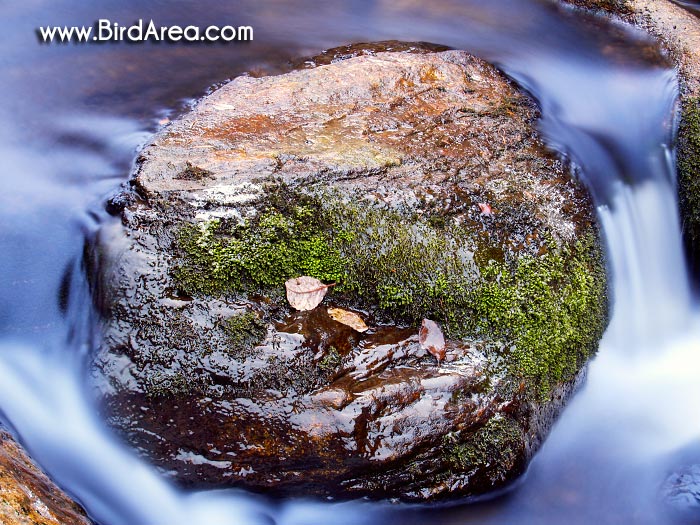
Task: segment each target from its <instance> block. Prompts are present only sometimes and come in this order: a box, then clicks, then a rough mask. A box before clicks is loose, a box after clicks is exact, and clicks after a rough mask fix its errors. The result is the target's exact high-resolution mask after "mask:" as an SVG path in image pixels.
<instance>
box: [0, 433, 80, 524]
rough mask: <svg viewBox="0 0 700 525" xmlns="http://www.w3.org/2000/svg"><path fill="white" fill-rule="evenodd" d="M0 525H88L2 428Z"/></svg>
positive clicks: (0, 447)
mask: <svg viewBox="0 0 700 525" xmlns="http://www.w3.org/2000/svg"><path fill="white" fill-rule="evenodd" d="M0 523H2V524H3V525H29V524H32V525H89V524H91V523H92V522H91V521H90V520H89V519H88V518H87V517H86V516H85V513H84V512H83V510H82V509H81V508H80V507H79V506H78V505H77V504H76V503H75V502H73V501H72V500H71V499H70V498H69V497H68V496H67V495H66V494H64V493H63V492H62V491H61V489H59V488H58V487H57V486H56V485H54V483H53V482H51V480H49V479H48V478H47V477H46V475H45V474H44V473H43V472H42V471H41V470H39V469H38V468H37V466H36V465H34V463H32V461H31V460H30V459H29V457H27V454H26V453H25V452H24V450H23V449H22V448H21V447H20V446H19V445H18V444H17V443H16V442H15V441H14V440H13V439H12V436H10V434H8V433H7V432H6V431H4V430H2V429H1V428H0Z"/></svg>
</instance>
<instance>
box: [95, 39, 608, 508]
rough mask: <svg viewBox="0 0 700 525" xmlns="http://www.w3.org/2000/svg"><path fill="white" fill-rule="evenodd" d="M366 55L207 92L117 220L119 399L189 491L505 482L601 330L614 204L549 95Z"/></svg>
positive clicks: (366, 490)
mask: <svg viewBox="0 0 700 525" xmlns="http://www.w3.org/2000/svg"><path fill="white" fill-rule="evenodd" d="M386 48H387V46H386V45H384V48H383V49H386ZM359 49H360V51H359V52H357V53H355V52H353V51H352V49H345V50H343V52H342V53H340V55H341V56H338V57H336V58H335V59H332V60H325V58H328V56H330V55H331V54H329V53H326V54H325V55H324V57H325V58H324V60H323V61H321V63H324V64H325V65H321V66H318V67H313V68H309V69H303V70H299V71H294V72H291V73H288V74H285V75H281V76H274V77H265V78H250V77H240V78H237V79H235V80H233V81H232V82H230V83H228V84H226V85H224V86H223V87H221V88H220V89H219V90H217V91H215V92H214V93H213V94H211V95H209V96H208V97H206V98H205V99H203V100H202V101H201V102H200V103H199V104H197V106H196V107H195V108H194V109H193V110H192V111H191V112H189V113H188V114H186V115H184V116H183V117H182V118H180V119H179V120H177V121H175V122H173V123H172V124H171V125H169V126H168V127H167V128H165V129H164V130H163V131H162V132H160V133H158V134H157V135H156V136H155V137H154V139H153V141H152V143H151V144H149V145H148V146H147V147H146V148H145V149H144V150H143V152H142V153H141V155H140V157H139V158H138V162H137V168H136V173H135V176H134V178H133V180H132V182H131V187H132V190H131V192H127V193H126V195H122V196H121V197H120V199H121V201H122V206H121V207H122V208H123V209H122V210H121V212H120V214H121V219H122V220H121V223H120V224H114V225H112V226H109V227H106V228H105V229H104V231H103V232H102V234H101V239H100V241H99V244H98V253H99V256H100V262H101V264H100V276H99V282H98V283H97V287H96V290H97V294H96V297H97V299H98V301H99V303H100V304H101V306H102V309H103V312H104V316H105V330H104V339H103V341H102V344H101V346H100V348H99V349H98V351H97V353H96V355H95V359H94V369H95V377H96V383H97V385H98V386H99V388H100V391H101V393H102V396H103V401H104V409H105V412H106V415H107V418H108V421H109V422H110V423H111V424H112V425H113V426H114V427H116V428H117V429H119V430H120V431H121V432H122V433H123V435H124V436H125V437H126V439H127V440H128V441H130V442H131V443H132V444H133V445H134V446H135V447H137V448H138V449H139V450H140V451H141V452H142V453H143V454H144V455H146V456H148V457H149V458H150V459H151V460H152V461H153V462H154V463H155V464H157V465H159V466H160V467H161V468H162V469H163V470H164V471H165V472H167V473H168V474H169V475H171V476H172V477H174V478H176V479H177V480H179V481H181V482H182V483H185V484H196V485H209V486H224V485H239V486H245V487H248V488H252V489H257V490H266V489H274V490H275V491H276V492H278V493H297V494H316V495H324V496H343V497H354V496H362V495H370V496H373V497H399V498H403V499H408V500H425V499H434V498H439V497H447V496H463V495H476V494H481V493H483V492H486V491H488V490H492V489H494V488H497V487H501V486H503V485H505V484H506V483H508V482H509V481H511V480H513V479H514V478H515V477H516V476H518V475H519V474H520V473H522V472H523V470H524V468H525V466H526V464H527V461H528V460H529V458H530V457H531V456H532V454H533V453H534V451H535V450H536V449H537V448H538V446H539V444H540V442H541V440H542V438H543V437H544V435H545V433H546V431H547V430H548V428H549V426H550V425H551V422H552V420H553V418H554V417H555V416H556V414H557V413H558V411H559V410H560V408H561V407H562V405H563V403H564V402H565V399H566V398H567V396H568V395H569V394H570V393H571V392H572V390H573V389H574V388H575V387H576V384H577V381H579V380H580V378H581V371H582V370H583V368H584V366H585V363H586V361H587V360H588V358H589V357H590V356H591V355H592V354H593V353H594V352H595V350H596V348H597V343H598V340H599V338H600V336H601V333H602V331H603V329H604V325H605V322H606V295H605V291H606V285H605V275H604V267H603V263H602V260H601V250H600V243H599V240H598V230H597V226H596V223H595V219H594V214H593V209H592V205H591V202H590V199H589V197H588V195H587V194H586V192H585V191H584V190H583V188H582V187H581V185H580V184H579V183H577V182H576V181H575V180H574V179H573V178H572V177H571V176H570V170H569V168H568V167H567V166H565V165H563V164H562V163H561V162H560V161H558V160H557V159H556V158H555V157H554V156H553V155H552V154H551V153H549V152H548V151H547V150H546V149H545V148H544V146H543V144H542V143H541V141H540V139H539V138H538V137H537V134H536V132H535V130H534V127H533V123H534V121H535V119H536V117H537V112H536V108H535V106H534V104H533V102H532V101H531V100H530V99H529V98H528V97H527V96H526V95H524V94H522V93H520V92H519V91H518V90H517V89H516V88H515V86H513V85H512V83H511V82H510V81H509V80H508V79H506V78H505V77H504V76H503V75H502V74H501V73H499V72H498V71H497V70H496V69H494V68H493V67H491V66H489V65H488V64H486V63H484V62H483V61H481V60H478V59H476V58H474V57H472V56H470V55H468V54H466V53H463V52H458V51H445V52H439V53H434V52H426V50H425V49H420V48H415V47H413V48H410V51H411V52H408V51H403V52H375V51H373V49H372V47H371V46H363V47H360V48H359ZM354 54H359V55H361V56H352V55H354ZM348 57H350V58H348ZM485 206H488V208H486V207H485ZM484 209H487V210H488V213H484ZM301 275H305V276H310V277H314V278H316V279H319V280H321V281H322V282H324V283H326V284H335V286H333V287H331V288H329V290H328V294H327V295H326V297H325V298H324V300H323V303H322V304H321V305H320V306H319V307H317V308H315V309H313V310H310V311H296V310H293V309H291V308H290V307H289V306H288V303H287V301H286V298H285V281H286V280H288V279H290V278H294V277H298V276H301ZM328 308H342V309H344V310H346V311H348V312H350V313H353V314H355V315H356V316H358V317H360V318H361V321H362V322H364V323H365V324H366V325H367V327H368V329H367V330H364V328H363V330H362V331H358V330H356V329H355V328H353V327H352V326H348V325H347V324H344V323H342V322H338V321H336V320H335V319H334V318H333V317H332V316H331V315H329V312H328ZM424 318H425V319H431V320H433V321H435V322H436V323H438V324H439V326H440V328H441V330H442V331H443V332H444V335H445V339H446V343H445V348H444V353H445V357H444V359H443V360H441V362H440V363H438V362H437V360H436V359H435V357H433V356H432V355H430V354H429V353H428V351H427V350H425V349H424V348H422V347H421V345H420V342H419V337H418V333H419V328H420V326H421V321H422V319H424ZM354 324H358V323H357V320H356V319H355V322H354Z"/></svg>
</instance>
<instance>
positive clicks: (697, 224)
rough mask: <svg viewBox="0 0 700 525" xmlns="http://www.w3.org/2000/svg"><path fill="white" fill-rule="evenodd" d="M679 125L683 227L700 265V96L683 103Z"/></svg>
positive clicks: (691, 249) (689, 245) (687, 241)
mask: <svg viewBox="0 0 700 525" xmlns="http://www.w3.org/2000/svg"><path fill="white" fill-rule="evenodd" d="M682 110H683V112H682V115H681V122H680V126H679V128H678V185H679V190H680V191H679V193H680V195H679V197H680V203H681V210H682V213H683V231H684V234H685V239H686V244H687V246H688V251H689V253H690V255H691V259H692V260H693V263H694V266H695V267H696V268H697V266H698V264H699V263H700V98H691V99H688V100H686V101H685V102H684V103H683V108H682Z"/></svg>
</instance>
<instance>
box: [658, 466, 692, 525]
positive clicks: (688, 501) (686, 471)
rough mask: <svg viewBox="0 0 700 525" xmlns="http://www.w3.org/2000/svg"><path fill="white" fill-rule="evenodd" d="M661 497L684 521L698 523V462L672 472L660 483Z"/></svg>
mask: <svg viewBox="0 0 700 525" xmlns="http://www.w3.org/2000/svg"><path fill="white" fill-rule="evenodd" d="M660 492H661V498H662V500H663V502H664V503H665V504H666V505H667V506H668V508H669V510H671V511H672V513H673V514H674V515H675V516H676V517H677V518H678V519H679V520H682V521H683V522H685V523H700V464H691V465H687V466H685V467H682V468H679V469H678V470H676V471H675V472H672V473H671V474H669V475H668V477H667V478H666V479H665V480H664V482H663V483H662V484H661V490H660Z"/></svg>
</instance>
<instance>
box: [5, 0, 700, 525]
mask: <svg viewBox="0 0 700 525" xmlns="http://www.w3.org/2000/svg"><path fill="white" fill-rule="evenodd" d="M231 4H232V3H230V2H217V1H215V0H202V1H199V2H186V1H171V2H163V1H153V2H150V3H148V4H147V5H143V4H142V3H141V2H137V1H135V0H129V1H125V2H120V3H119V4H118V5H117V3H115V2H110V1H108V0H101V1H96V2H92V3H90V4H89V5H85V3H81V2H77V1H75V2H66V1H61V0H54V1H52V2H48V1H47V0H25V1H24V2H22V3H14V4H13V5H7V4H2V5H0V28H1V29H2V32H3V33H2V34H3V38H2V39H0V59H1V60H2V71H3V73H2V75H1V76H0V116H1V117H2V122H3V124H4V125H3V126H2V127H0V139H1V140H0V152H1V153H2V159H3V164H2V166H3V170H2V175H1V176H2V177H3V188H4V191H3V192H0V217H1V219H2V223H1V224H2V228H0V290H2V296H0V333H1V335H0V409H1V410H2V413H3V415H4V419H5V421H6V422H7V424H8V425H10V426H11V427H12V428H13V430H14V431H15V434H16V435H17V436H18V437H19V438H20V439H21V441H22V442H23V443H24V444H25V445H26V446H27V448H28V449H29V451H30V452H31V453H32V455H33V457H34V458H35V459H36V460H37V461H38V462H39V463H40V464H41V465H42V466H43V467H44V468H45V469H46V470H47V471H48V472H49V473H50V474H51V475H52V476H53V477H54V478H55V479H56V480H57V481H58V482H59V483H60V484H61V486H63V487H64V488H65V489H66V490H68V491H69V492H70V493H71V494H72V495H74V496H75V497H76V498H78V499H79V501H80V502H81V503H83V504H84V505H85V507H86V508H87V510H88V512H89V513H90V515H91V516H92V517H93V518H95V519H96V520H97V521H98V522H99V523H101V524H103V525H120V524H123V525H141V524H143V525H150V524H154V525H155V524H158V525H161V524H162V525H166V524H167V525H180V524H182V525H185V524H187V525H191V524H222V525H224V524H226V525H228V524H234V523H245V524H255V523H279V524H299V525H301V524H315V523H318V524H326V523H329V522H333V523H337V524H341V523H348V524H355V523H373V522H376V523H382V524H389V523H402V524H412V523H424V522H426V521H429V522H431V523H444V524H448V523H449V524H452V523H454V524H472V523H479V524H481V523H493V524H504V523H506V524H529V523H545V524H547V523H551V524H561V523H564V522H566V523H569V524H572V525H573V524H578V523H580V524H591V523H611V524H613V523H615V524H618V523H643V524H646V523H649V524H651V523H666V522H669V521H670V517H669V515H668V512H667V510H666V509H664V508H663V507H662V506H660V505H659V503H658V500H657V496H656V495H657V488H658V485H659V484H660V483H661V481H662V480H663V478H664V476H665V473H666V469H667V467H668V466H669V460H668V458H669V454H671V453H673V452H674V451H676V450H677V449H679V448H680V447H683V446H685V445H687V444H689V443H693V442H695V441H696V440H697V439H698V437H699V436H700V418H697V414H696V407H697V406H698V405H699V404H700V382H698V381H697V377H698V374H699V372H700V360H699V358H698V352H697V350H698V348H700V326H698V324H699V323H698V320H697V318H696V316H695V315H694V308H693V304H694V298H693V297H692V295H691V291H690V287H689V284H688V281H687V276H686V269H685V263H684V259H683V254H682V251H681V242H680V233H679V228H678V219H677V206H676V202H675V189H674V176H673V173H674V169H673V152H672V150H671V148H670V144H671V139H672V132H673V127H674V126H673V124H674V123H673V117H674V107H675V106H674V104H675V98H676V79H675V76H674V72H673V71H672V70H670V69H669V68H668V66H667V65H666V64H665V62H664V60H663V58H662V57H661V56H660V55H659V53H658V52H657V51H656V49H655V47H654V45H653V43H652V42H650V41H648V39H647V38H646V37H645V36H644V35H642V34H640V33H638V32H636V31H635V30H632V29H630V28H627V27H624V26H622V25H619V24H612V23H607V22H604V21H600V20H597V19H594V18H592V17H588V16H584V15H581V14H576V13H574V12H572V11H570V10H568V9H562V8H558V7H557V6H556V5H555V4H554V3H553V2H546V1H537V0H490V1H489V2H483V1H479V0H465V1H462V2H457V1H448V0H435V1H434V2H431V3H427V2H418V1H415V0H396V1H390V0H363V1H357V2H337V1H327V2H323V3H320V2H311V1H309V2H303V1H289V2H287V1H285V2H283V1H278V0H268V1H263V0H258V1H253V0H248V1H240V2H237V3H236V4H235V5H231ZM97 18H111V19H112V20H114V21H119V22H120V23H122V24H129V23H132V22H133V21H134V20H135V19H137V18H144V19H149V18H153V19H154V20H155V21H156V23H157V24H159V25H167V24H176V23H177V24H182V25H187V24H196V25H200V26H206V25H209V24H218V25H223V24H225V23H231V24H232V25H240V24H245V25H253V26H254V27H255V42H253V43H250V44H234V45H229V46H223V45H213V46H186V45H170V44H160V45H156V44H153V45H142V46H137V45H126V44H103V45H89V46H76V45H54V46H42V45H39V44H38V43H37V40H36V36H35V33H34V30H35V29H36V27H37V26H39V25H46V24H52V25H54V24H56V25H58V24H69V25H75V24H91V23H92V22H93V21H94V20H96V19H97ZM381 39H402V40H411V41H416V40H424V41H431V42H435V43H440V44H446V45H450V46H453V47H456V48H462V49H467V50H470V51H472V52H474V53H475V54H478V55H480V56H482V57H484V58H486V59H487V60H490V61H493V62H495V63H497V64H498V65H499V66H500V67H502V68H503V69H504V70H505V71H506V72H507V73H508V74H509V75H511V76H512V77H514V78H515V79H516V80H517V81H518V82H520V83H521V84H522V85H523V86H524V87H525V88H526V89H528V90H529V91H530V92H532V93H533V94H534V96H535V97H536V98H537V99H538V100H539V101H540V103H541V106H542V110H543V118H542V120H541V123H540V126H541V129H542V132H543V134H544V136H545V137H546V138H547V140H548V142H549V143H550V144H551V145H552V147H554V148H556V149H557V150H559V151H560V152H561V153H562V154H564V155H567V156H570V157H572V158H573V159H574V160H575V161H576V162H577V163H578V164H579V165H580V166H581V167H582V170H583V177H584V179H585V180H586V182H587V183H588V185H589V187H590V188H591V191H592V192H593V194H594V196H595V198H596V202H597V203H598V212H599V216H600V219H601V223H602V225H603V228H604V233H605V237H606V241H607V245H608V254H609V259H610V269H611V275H612V288H613V317H612V321H611V325H610V328H609V330H608V331H607V333H606V335H605V338H604V340H603V341H602V343H601V348H600V352H599V355H598V357H597V358H596V359H595V361H594V362H593V364H592V366H591V368H590V373H589V378H588V381H587V384H586V385H585V387H584V388H583V390H582V391H581V392H580V393H579V394H578V395H577V397H576V398H575V399H574V400H573V402H572V403H571V404H570V406H569V408H568V409H567V410H566V412H565V413H564V415H563V416H562V418H561V419H560V420H559V422H558V423H557V425H556V427H555V429H554V431H553V432H552V434H551V435H550V437H549V439H548V440H547V442H546V443H545V445H544V447H543V449H542V450H541V452H540V453H539V454H538V455H537V457H536V458H535V460H534V462H533V464H532V466H531V468H530V470H529V472H528V474H527V475H526V476H525V477H524V478H523V479H522V480H520V482H519V483H518V484H517V486H516V487H514V488H513V490H511V491H509V492H507V493H505V494H502V495H498V496H495V497H494V498H493V499H490V500H488V501H482V502H455V503H453V504H451V505H443V506H427V507H420V506H419V507H416V506H406V505H394V504H389V503H370V502H347V503H328V502H321V501H301V500H287V501H274V502H272V501H267V500H265V499H263V498H261V497H258V496H252V495H249V494H246V493H244V492H240V491H216V492H195V493H186V492H181V491H179V490H176V489H175V488H173V487H172V486H170V485H169V483H168V482H166V481H165V480H164V479H162V478H161V477H160V475H159V474H158V473H157V472H156V471H155V470H154V469H153V468H151V467H150V466H148V465H147V464H145V463H143V462H142V461H141V460H139V459H138V458H137V457H136V455H135V454H134V453H133V452H132V451H131V450H129V449H127V448H125V447H123V446H122V445H121V444H119V443H118V442H117V441H116V440H115V438H113V436H112V435H111V433H110V431H109V430H108V429H107V428H106V427H105V426H104V425H103V423H102V422H101V421H99V419H98V418H97V417H96V416H95V414H96V410H95V407H94V406H93V404H92V402H91V400H90V395H89V393H88V392H87V391H86V387H85V380H84V379H85V375H86V374H85V369H84V368H85V366H86V356H87V355H88V353H89V351H90V346H91V340H92V338H93V337H94V336H95V335H96V334H98V333H99V324H98V322H97V319H96V318H95V316H94V313H93V311H92V307H91V303H90V298H89V294H88V291H87V284H86V278H85V273H86V271H87V272H90V271H93V270H94V269H92V268H89V267H86V265H85V264H84V262H83V257H82V255H83V246H84V243H85V240H86V239H88V240H89V239H90V237H91V236H92V235H94V233H95V232H96V230H97V229H98V228H99V227H100V226H101V225H102V224H104V223H105V221H108V220H110V219H108V218H107V217H106V214H105V213H104V212H103V211H102V207H103V202H104V199H105V197H106V196H107V195H108V194H109V193H110V192H112V191H114V189H115V188H116V187H117V186H118V185H119V184H120V183H121V182H122V181H124V180H125V179H126V178H127V176H128V173H129V170H130V164H131V161H132V159H133V158H134V156H135V152H136V151H137V148H138V146H139V144H141V143H142V142H144V141H145V140H147V137H148V136H149V134H150V133H152V132H153V131H154V129H155V127H156V125H157V122H158V120H160V119H162V118H163V117H165V116H173V115H174V114H176V113H177V112H178V111H181V110H182V109H184V108H186V107H187V105H188V103H189V101H191V100H192V98H193V97H197V96H200V95H202V94H203V93H204V92H205V91H206V89H207V87H208V86H210V85H211V84H212V83H214V82H218V81H221V80H224V79H226V78H230V77H233V76H236V75H238V74H240V73H242V72H244V71H253V72H255V73H256V74H261V73H274V72H279V71H283V70H285V69H286V67H287V66H286V62H287V61H288V60H289V59H290V58H292V57H298V56H301V55H307V54H313V53H316V52H318V51H320V50H321V49H323V48H328V47H333V46H336V45H340V44H345V43H349V42H353V41H371V40H381Z"/></svg>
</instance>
